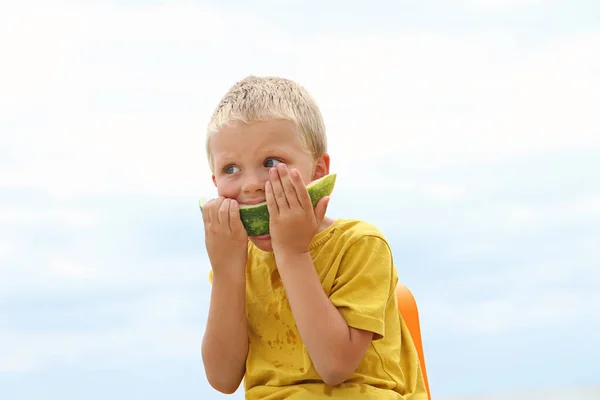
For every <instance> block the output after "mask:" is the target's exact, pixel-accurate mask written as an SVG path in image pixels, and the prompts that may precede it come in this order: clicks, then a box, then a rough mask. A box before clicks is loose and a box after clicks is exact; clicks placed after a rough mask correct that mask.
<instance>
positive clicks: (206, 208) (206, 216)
mask: <svg viewBox="0 0 600 400" xmlns="http://www.w3.org/2000/svg"><path fill="white" fill-rule="evenodd" d="M211 202H212V199H211V200H209V201H207V202H206V203H205V204H204V205H203V206H202V221H204V225H208V224H210V203H211Z"/></svg>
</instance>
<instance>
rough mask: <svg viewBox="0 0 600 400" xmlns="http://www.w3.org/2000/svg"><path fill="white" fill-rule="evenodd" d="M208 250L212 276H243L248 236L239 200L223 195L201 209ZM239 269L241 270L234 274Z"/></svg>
mask: <svg viewBox="0 0 600 400" xmlns="http://www.w3.org/2000/svg"><path fill="white" fill-rule="evenodd" d="M202 220H203V221H204V233H205V242H206V250H207V252H208V257H209V259H210V263H211V265H212V268H213V274H217V273H220V272H233V273H234V274H238V273H239V274H242V275H243V274H244V272H245V269H246V259H247V257H248V234H247V232H246V230H245V229H244V226H243V225H242V220H241V219H240V210H239V205H238V203H237V201H235V200H233V199H226V198H224V197H223V196H220V197H218V198H217V199H212V200H210V201H209V202H207V203H206V204H205V205H204V206H203V207H202ZM232 268H239V269H241V271H232V270H231V269H232Z"/></svg>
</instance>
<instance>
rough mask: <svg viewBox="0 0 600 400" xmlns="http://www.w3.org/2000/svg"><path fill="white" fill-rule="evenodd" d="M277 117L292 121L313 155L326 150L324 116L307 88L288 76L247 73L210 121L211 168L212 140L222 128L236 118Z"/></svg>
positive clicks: (208, 143) (207, 141)
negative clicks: (287, 77)
mask: <svg viewBox="0 0 600 400" xmlns="http://www.w3.org/2000/svg"><path fill="white" fill-rule="evenodd" d="M275 119H285V120H290V121H293V122H294V124H295V125H296V130H297V131H296V133H297V134H298V136H299V138H300V140H301V142H302V144H303V146H304V150H305V151H307V152H308V153H309V154H311V155H312V156H313V157H314V158H316V157H318V156H320V155H321V154H323V153H325V152H326V151H327V137H326V135H325V123H324V121H323V116H322V115H321V111H320V110H319V107H318V106H317V103H316V102H315V100H314V99H313V98H312V97H311V96H310V94H309V93H308V92H307V91H306V89H304V88H303V87H302V86H300V85H298V84H297V83H296V82H294V81H292V80H289V79H285V78H279V77H257V76H248V77H246V78H244V79H242V80H241V81H239V82H236V83H235V84H234V85H233V86H232V87H231V88H230V89H229V91H228V92H227V93H226V94H225V96H223V98H222V99H221V101H220V102H219V105H218V106H217V108H216V109H215V111H214V113H213V115H212V117H211V119H210V123H209V124H208V130H207V135H206V154H207V157H208V162H209V165H210V168H211V170H212V169H213V159H212V156H211V153H210V140H211V138H212V137H213V136H214V135H215V134H216V133H217V132H218V131H219V130H220V129H222V128H223V127H224V126H226V125H228V124H229V123H231V122H234V121H241V122H244V123H251V122H255V121H267V120H275Z"/></svg>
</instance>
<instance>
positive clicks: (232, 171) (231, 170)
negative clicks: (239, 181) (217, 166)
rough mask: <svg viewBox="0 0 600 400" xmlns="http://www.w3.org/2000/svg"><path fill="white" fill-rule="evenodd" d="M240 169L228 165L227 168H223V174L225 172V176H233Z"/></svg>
mask: <svg viewBox="0 0 600 400" xmlns="http://www.w3.org/2000/svg"><path fill="white" fill-rule="evenodd" d="M239 171H240V169H239V168H238V167H236V166H235V165H228V166H227V167H225V168H223V172H225V173H226V174H235V173H236V172H239Z"/></svg>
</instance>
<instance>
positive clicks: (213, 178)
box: [212, 175, 217, 187]
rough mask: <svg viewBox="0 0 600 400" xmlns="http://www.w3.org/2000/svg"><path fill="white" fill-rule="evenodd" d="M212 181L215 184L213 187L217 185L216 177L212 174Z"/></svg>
mask: <svg viewBox="0 0 600 400" xmlns="http://www.w3.org/2000/svg"><path fill="white" fill-rule="evenodd" d="M212 181H213V183H214V184H215V187H217V178H216V177H215V176H214V175H213V176H212Z"/></svg>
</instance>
